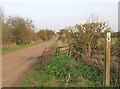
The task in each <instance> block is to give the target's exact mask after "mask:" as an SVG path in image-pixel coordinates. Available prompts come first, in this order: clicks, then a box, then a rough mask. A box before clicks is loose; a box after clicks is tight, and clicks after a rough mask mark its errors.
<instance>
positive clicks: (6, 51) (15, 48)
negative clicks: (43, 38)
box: [2, 41, 40, 55]
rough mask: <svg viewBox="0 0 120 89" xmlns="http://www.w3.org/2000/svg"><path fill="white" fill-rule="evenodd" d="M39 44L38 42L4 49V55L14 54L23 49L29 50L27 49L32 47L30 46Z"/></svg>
mask: <svg viewBox="0 0 120 89" xmlns="http://www.w3.org/2000/svg"><path fill="white" fill-rule="evenodd" d="M39 43H40V42H39V41H36V42H35V43H34V44H21V45H17V46H15V47H9V48H3V49H2V54H3V55H5V54H7V53H10V52H14V51H17V50H20V49H23V48H27V47H30V46H34V45H37V44H39Z"/></svg>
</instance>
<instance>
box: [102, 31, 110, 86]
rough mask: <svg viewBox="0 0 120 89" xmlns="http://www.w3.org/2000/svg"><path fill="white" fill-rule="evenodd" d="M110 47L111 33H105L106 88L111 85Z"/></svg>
mask: <svg viewBox="0 0 120 89" xmlns="http://www.w3.org/2000/svg"><path fill="white" fill-rule="evenodd" d="M110 45H111V32H110V31H106V32H105V54H104V57H105V58H104V79H103V80H104V86H105V87H108V86H109V84H110Z"/></svg>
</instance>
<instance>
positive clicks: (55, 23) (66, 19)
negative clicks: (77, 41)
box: [0, 0, 118, 31]
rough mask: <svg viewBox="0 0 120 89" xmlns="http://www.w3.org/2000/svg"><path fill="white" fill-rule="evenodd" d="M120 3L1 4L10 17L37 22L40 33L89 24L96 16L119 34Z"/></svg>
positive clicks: (4, 0)
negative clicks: (19, 17)
mask: <svg viewBox="0 0 120 89" xmlns="http://www.w3.org/2000/svg"><path fill="white" fill-rule="evenodd" d="M117 1H118V0H109V1H108V0H106V2H104V0H102V1H101V2H95V0H91V1H90V0H84V1H83V0H81V1H79V0H59V1H56V0H39V1H38V0H26V1H24V0H0V7H2V8H3V9H4V11H5V14H6V16H9V15H10V16H21V17H23V18H30V19H32V20H33V22H34V24H35V26H36V28H37V29H42V28H49V29H54V30H56V31H58V30H59V29H62V28H65V27H67V26H74V25H75V24H78V23H84V22H86V19H87V18H88V17H90V16H91V15H92V14H94V16H98V18H99V19H101V20H102V21H107V22H108V23H109V26H110V27H111V29H112V30H113V31H117V30H118V2H117Z"/></svg>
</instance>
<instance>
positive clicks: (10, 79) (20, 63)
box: [2, 38, 57, 87]
mask: <svg viewBox="0 0 120 89" xmlns="http://www.w3.org/2000/svg"><path fill="white" fill-rule="evenodd" d="M56 39H57V38H54V39H53V40H50V41H48V42H43V43H40V44H38V45H36V46H31V47H28V48H25V49H21V50H18V51H16V52H12V53H9V54H7V55H3V59H2V87H15V86H16V82H18V80H19V79H20V78H21V77H22V76H23V75H24V73H25V71H27V70H28V69H29V68H30V67H31V66H32V65H33V64H34V63H35V62H36V61H37V58H38V57H39V56H40V55H41V54H42V51H43V50H44V48H45V47H49V46H50V45H51V44H52V43H54V42H55V40H56Z"/></svg>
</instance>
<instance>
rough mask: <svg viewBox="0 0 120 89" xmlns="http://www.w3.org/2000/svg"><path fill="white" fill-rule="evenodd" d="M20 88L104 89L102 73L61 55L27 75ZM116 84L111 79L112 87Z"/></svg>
mask: <svg viewBox="0 0 120 89" xmlns="http://www.w3.org/2000/svg"><path fill="white" fill-rule="evenodd" d="M19 86H20V87H102V86H103V73H102V71H100V70H98V69H96V68H95V67H91V66H89V65H88V64H86V63H84V62H82V61H76V60H74V59H71V58H70V57H69V56H67V55H60V56H57V57H55V58H53V60H52V61H51V62H50V63H49V64H48V65H46V66H45V68H44V70H40V64H37V65H36V66H35V68H34V69H33V70H32V71H31V72H30V73H28V75H26V77H25V78H24V79H23V80H22V81H21V82H20V85H19ZM110 86H114V82H113V80H112V79H111V85H110Z"/></svg>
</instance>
